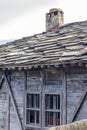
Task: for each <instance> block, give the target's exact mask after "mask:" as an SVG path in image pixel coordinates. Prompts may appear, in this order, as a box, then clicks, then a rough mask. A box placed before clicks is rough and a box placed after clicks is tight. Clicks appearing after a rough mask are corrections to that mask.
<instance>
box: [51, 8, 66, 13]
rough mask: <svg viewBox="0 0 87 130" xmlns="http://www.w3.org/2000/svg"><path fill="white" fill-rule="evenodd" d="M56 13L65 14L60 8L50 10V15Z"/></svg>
mask: <svg viewBox="0 0 87 130" xmlns="http://www.w3.org/2000/svg"><path fill="white" fill-rule="evenodd" d="M55 11H58V12H62V13H64V12H63V10H62V9H60V8H52V9H50V10H49V13H52V12H55Z"/></svg>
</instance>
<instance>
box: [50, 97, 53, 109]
mask: <svg viewBox="0 0 87 130" xmlns="http://www.w3.org/2000/svg"><path fill="white" fill-rule="evenodd" d="M50 109H53V95H50Z"/></svg>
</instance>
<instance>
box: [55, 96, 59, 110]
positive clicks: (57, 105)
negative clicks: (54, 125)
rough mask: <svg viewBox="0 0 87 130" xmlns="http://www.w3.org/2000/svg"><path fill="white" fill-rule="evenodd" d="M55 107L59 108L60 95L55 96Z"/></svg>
mask: <svg viewBox="0 0 87 130" xmlns="http://www.w3.org/2000/svg"><path fill="white" fill-rule="evenodd" d="M56 109H60V95H57V96H56Z"/></svg>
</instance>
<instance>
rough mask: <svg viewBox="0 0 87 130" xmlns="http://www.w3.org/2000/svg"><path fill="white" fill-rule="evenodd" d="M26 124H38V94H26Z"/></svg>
mask: <svg viewBox="0 0 87 130" xmlns="http://www.w3.org/2000/svg"><path fill="white" fill-rule="evenodd" d="M26 124H37V125H39V124H40V95H39V94H27V97H26Z"/></svg>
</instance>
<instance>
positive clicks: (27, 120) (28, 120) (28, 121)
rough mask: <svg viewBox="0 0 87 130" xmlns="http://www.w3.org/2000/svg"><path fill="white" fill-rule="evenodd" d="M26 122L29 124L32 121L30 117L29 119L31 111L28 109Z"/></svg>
mask: <svg viewBox="0 0 87 130" xmlns="http://www.w3.org/2000/svg"><path fill="white" fill-rule="evenodd" d="M26 123H27V124H29V123H30V119H29V111H28V110H27V112H26Z"/></svg>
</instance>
